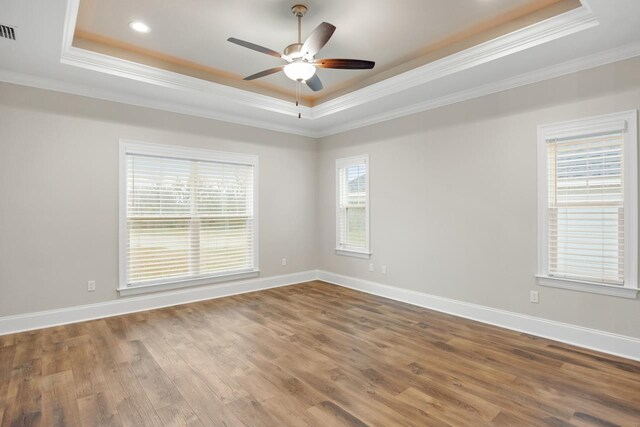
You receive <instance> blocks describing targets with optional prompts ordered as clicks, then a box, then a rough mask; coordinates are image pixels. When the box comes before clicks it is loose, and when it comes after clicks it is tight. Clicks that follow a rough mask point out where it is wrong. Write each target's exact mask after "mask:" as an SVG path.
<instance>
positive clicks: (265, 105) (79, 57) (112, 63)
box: [60, 47, 311, 117]
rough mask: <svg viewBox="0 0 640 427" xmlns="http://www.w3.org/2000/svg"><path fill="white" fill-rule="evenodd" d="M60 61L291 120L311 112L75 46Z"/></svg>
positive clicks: (303, 108) (65, 52) (293, 105)
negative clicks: (207, 95) (256, 109)
mask: <svg viewBox="0 0 640 427" xmlns="http://www.w3.org/2000/svg"><path fill="white" fill-rule="evenodd" d="M60 62H62V63H63V64H66V65H72V66H76V67H81V68H85V69H89V70H93V71H98V72H102V73H106V74H111V75H114V76H118V77H124V78H128V79H133V80H137V81H140V82H144V83H149V84H153V85H156V86H162V87H166V88H170V89H178V90H183V91H184V90H185V89H187V90H192V91H196V92H199V93H205V94H210V95H215V96H217V97H220V98H223V99H224V100H225V102H231V103H234V104H241V105H245V106H249V107H253V108H259V109H262V110H267V111H272V112H275V113H279V114H284V115H287V116H291V117H297V116H298V113H299V112H300V113H302V116H303V117H309V116H310V111H311V110H310V108H309V107H305V106H300V107H296V105H295V103H294V102H293V101H284V100H281V99H277V98H273V97H270V96H266V95H260V94H257V93H253V92H249V91H245V90H242V89H236V88H232V87H229V86H225V85H222V84H219V83H214V82H209V81H206V80H201V79H197V78H195V77H190V76H185V75H183V74H178V73H173V72H171V71H166V70H161V69H159V68H154V67H150V66H148V65H143V64H138V63H135V62H131V61H126V60H124V59H119V58H114V57H112V56H108V55H103V54H100V53H96V52H91V51H88V50H84V49H79V48H77V47H70V48H69V49H67V50H66V51H64V52H62V55H61V57H60Z"/></svg>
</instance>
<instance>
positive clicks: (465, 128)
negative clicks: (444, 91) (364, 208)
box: [0, 59, 640, 337]
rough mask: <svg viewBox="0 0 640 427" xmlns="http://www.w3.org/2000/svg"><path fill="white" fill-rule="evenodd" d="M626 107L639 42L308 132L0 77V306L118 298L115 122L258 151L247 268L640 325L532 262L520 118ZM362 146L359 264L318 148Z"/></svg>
mask: <svg viewBox="0 0 640 427" xmlns="http://www.w3.org/2000/svg"><path fill="white" fill-rule="evenodd" d="M637 108H640V59H634V60H629V61H625V62H621V63H617V64H613V65H609V66H605V67H600V68H597V69H593V70H589V71H585V72H581V73H577V74H574V75H571V76H566V77H561V78H557V79H553V80H549V81H546V82H542V83H538V84H534V85H530V86H526V87H523V88H518V89H514V90H511V91H507V92H502V93H499V94H495V95H491V96H487V97H483V98H480V99H476V100H472V101H468V102H464V103H460V104H457V105H453V106H448V107H444V108H440V109H437V110H433V111H429V112H424V113H420V114H416V115H413V116H409V117H404V118H401V119H398V120H394V121H389V122H385V123H381V124H378V125H374V126H369V127H366V128H362V129H359V130H355V131H352V132H348V133H344V134H340V135H336V136H331V137H327V138H322V139H320V140H319V141H316V140H313V139H309V138H303V137H297V136H292V135H285V134H281V133H277V132H270V131H264V130H259V129H254V128H249V127H244V126H237V125H232V124H226V123H222V122H217V121H213V120H206V119H197V118H193V117H187V116H181V115H179V114H173V113H165V112H161V111H156V110H150V109H144V108H138V107H132V106H126V105H122V104H118V103H113V102H107V101H100V100H94V99H89V98H84V97H78V96H73V95H65V94H59V93H55V92H50V91H43V90H38V89H31V88H25V87H19V86H13V85H9V84H0V316H6V315H12V314H19V313H28V312H35V311H41V310H47V309H53V308H62V307H69V306H75V305H81V304H89V303H95V302H102V301H109V300H113V299H116V298H117V293H116V291H115V289H116V288H117V277H118V262H117V255H118V241H117V238H118V236H117V228H118V183H117V182H118V180H117V173H118V140H119V138H130V139H137V140H143V141H149V142H157V143H167V144H177V145H188V146H194V147H206V148H212V149H219V150H226V151H235V152H243V153H253V154H258V155H259V156H260V196H261V197H260V225H261V226H260V267H261V270H262V274H263V276H271V275H278V274H286V273H291V272H296V271H305V270H310V269H315V268H322V269H324V270H328V271H332V272H335V273H339V274H346V275H350V276H355V277H360V278H363V279H367V280H372V281H376V282H380V283H385V284H388V285H391V286H397V287H400V288H405V289H413V290H417V291H422V292H426V293H429V294H433V295H438V296H443V297H449V298H454V299H457V300H461V301H468V302H472V303H476V304H482V305H486V306H489V307H495V308H499V309H505V310H510V311H514V312H518V313H523V314H528V315H533V316H539V317H543V318H548V319H553V320H558V321H562V322H567V323H573V324H577V325H583V326H586V327H591V328H596V329H601V330H606V331H611V332H615V333H620V334H624V335H630V336H635V337H640V301H638V300H625V299H619V298H614V297H609V296H602V295H592V294H587V293H580V292H575V291H567V290H560V289H551V288H540V287H538V286H536V284H535V280H534V278H533V275H534V274H535V271H536V244H537V237H536V127H537V125H539V124H542V123H550V122H556V121H562V120H569V119H575V118H580V117H585V116H590V115H597V114H605V113H611V112H616V111H623V110H629V109H637ZM364 153H368V154H370V156H371V229H372V236H371V237H372V251H373V256H372V262H374V263H375V267H376V271H375V272H373V273H370V272H369V271H368V261H367V260H360V259H355V258H348V257H342V256H337V255H335V254H334V246H335V241H334V239H335V237H334V236H335V231H334V229H335V228H334V227H335V195H334V188H335V187H334V186H335V178H334V160H335V159H336V158H339V157H345V156H350V155H357V154H364ZM282 257H287V258H288V266H287V267H282V266H280V258H282ZM382 264H386V265H387V266H388V274H386V275H382V274H381V273H380V266H381V265H382ZM87 280H96V281H97V291H96V292H93V293H88V292H87V291H86V282H87ZM531 289H538V290H539V291H540V304H538V305H535V304H531V303H529V302H528V293H529V290H531Z"/></svg>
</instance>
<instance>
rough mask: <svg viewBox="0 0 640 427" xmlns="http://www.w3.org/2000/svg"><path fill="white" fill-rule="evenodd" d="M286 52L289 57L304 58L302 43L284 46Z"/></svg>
mask: <svg viewBox="0 0 640 427" xmlns="http://www.w3.org/2000/svg"><path fill="white" fill-rule="evenodd" d="M284 54H285V55H287V56H288V57H289V58H293V59H297V58H302V55H303V54H302V43H294V44H290V45H289V46H287V47H285V48H284Z"/></svg>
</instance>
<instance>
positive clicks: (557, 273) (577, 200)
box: [547, 132, 625, 285]
mask: <svg viewBox="0 0 640 427" xmlns="http://www.w3.org/2000/svg"><path fill="white" fill-rule="evenodd" d="M623 142H624V138H623V135H622V132H614V133H608V134H604V135H597V136H589V137H581V138H573V139H564V140H562V139H559V140H548V141H547V153H548V159H547V166H548V167H547V171H548V180H547V182H548V186H549V188H548V195H549V199H548V217H547V220H548V244H549V247H548V257H549V259H548V262H549V275H550V276H554V277H560V278H568V279H576V280H584V281H589V282H597V283H604V284H610V285H622V284H623V283H624V268H625V265H624V252H625V240H624V235H625V234H624V231H625V230H624V180H623V176H624V170H623V165H624V158H623V153H624V150H623Z"/></svg>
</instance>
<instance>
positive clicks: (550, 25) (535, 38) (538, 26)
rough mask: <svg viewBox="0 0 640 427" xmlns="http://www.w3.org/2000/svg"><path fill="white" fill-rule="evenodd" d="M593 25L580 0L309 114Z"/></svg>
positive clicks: (316, 114)
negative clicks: (573, 6) (562, 10)
mask: <svg viewBox="0 0 640 427" xmlns="http://www.w3.org/2000/svg"><path fill="white" fill-rule="evenodd" d="M596 25H599V23H598V21H597V19H596V18H595V16H594V14H593V12H592V10H591V8H590V7H589V6H588V5H587V4H586V3H585V2H584V1H583V6H581V7H579V8H577V9H574V10H571V11H569V12H566V13H563V14H560V15H558V16H554V17H552V18H549V19H546V20H544V21H541V22H538V23H535V24H532V25H530V26H528V27H525V28H522V29H520V30H516V31H514V32H512V33H509V34H505V35H503V36H500V37H497V38H495V39H492V40H489V41H487V42H484V43H481V44H479V45H476V46H474V47H471V48H469V49H465V50H463V51H461V52H458V53H454V54H452V55H450V56H447V57H445V58H442V59H439V60H437V61H433V62H430V63H428V64H426V65H423V66H421V67H418V68H415V69H413V70H410V71H407V72H405V73H402V74H399V75H397V76H394V77H390V78H388V79H386V80H383V81H381V82H378V83H375V84H372V85H370V86H367V87H365V88H362V89H360V90H357V91H354V92H351V93H348V94H346V95H343V96H341V97H339V98H336V99H333V100H331V101H327V102H324V103H322V104H319V105H317V106H315V107H313V109H312V118H313V119H317V118H320V117H324V116H328V115H331V114H335V113H338V112H340V111H344V110H347V109H350V108H353V107H356V106H358V105H362V104H366V103H369V102H371V101H373V100H376V99H379V98H382V97H385V96H389V95H393V94H396V93H398V92H401V91H404V90H408V89H411V88H414V87H416V86H419V85H422V84H425V83H428V82H431V81H434V80H437V79H440V78H443V77H446V76H449V75H451V74H455V73H459V72H461V71H464V70H467V69H469V68H472V67H476V66H478V65H482V64H485V63H487V62H490V61H494V60H496V59H499V58H502V57H504V56H507V55H511V54H514V53H517V52H520V51H523V50H525V49H530V48H532V47H535V46H538V45H541V44H543V43H547V42H550V41H552V40H556V39H559V38H561V37H566V36H568V35H571V34H574V33H576V32H578V31H582V30H586V29H588V28H591V27H594V26H596Z"/></svg>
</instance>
